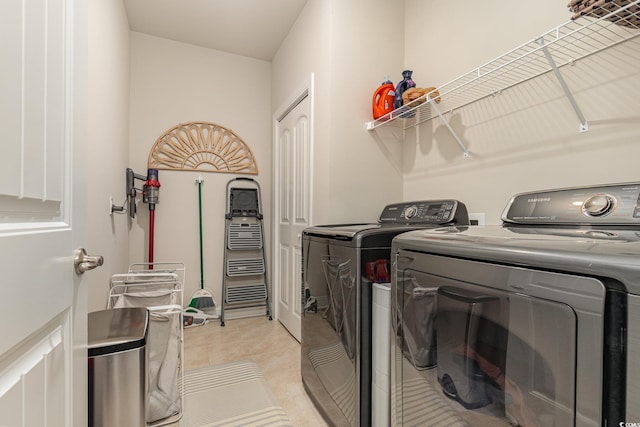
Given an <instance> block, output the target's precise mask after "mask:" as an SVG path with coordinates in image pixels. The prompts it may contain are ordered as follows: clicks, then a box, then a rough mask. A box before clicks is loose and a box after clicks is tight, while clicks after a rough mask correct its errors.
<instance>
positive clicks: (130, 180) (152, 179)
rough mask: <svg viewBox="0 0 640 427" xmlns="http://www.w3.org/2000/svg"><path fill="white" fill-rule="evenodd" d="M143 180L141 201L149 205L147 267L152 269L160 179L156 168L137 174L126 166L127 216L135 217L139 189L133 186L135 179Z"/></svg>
mask: <svg viewBox="0 0 640 427" xmlns="http://www.w3.org/2000/svg"><path fill="white" fill-rule="evenodd" d="M136 179H137V180H140V181H144V185H143V186H142V202H143V203H146V204H148V205H149V260H148V262H149V269H151V270H153V238H154V228H155V211H156V204H157V203H160V201H159V197H158V196H159V193H160V181H159V180H158V169H147V176H146V177H145V176H144V175H139V174H137V173H135V172H134V171H133V169H131V168H127V199H128V200H129V216H130V217H131V218H135V217H136V195H137V193H138V191H140V190H139V189H137V188H136V187H135V180H136Z"/></svg>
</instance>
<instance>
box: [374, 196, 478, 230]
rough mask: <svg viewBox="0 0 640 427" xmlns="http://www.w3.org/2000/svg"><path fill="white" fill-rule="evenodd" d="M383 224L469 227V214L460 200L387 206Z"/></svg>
mask: <svg viewBox="0 0 640 427" xmlns="http://www.w3.org/2000/svg"><path fill="white" fill-rule="evenodd" d="M379 222H380V223H381V224H434V225H453V224H459V225H468V224H469V214H468V213H467V208H466V206H465V205H464V203H462V202H460V201H458V200H424V201H417V202H403V203H395V204H392V205H387V206H385V208H384V210H383V211H382V213H381V214H380V218H379Z"/></svg>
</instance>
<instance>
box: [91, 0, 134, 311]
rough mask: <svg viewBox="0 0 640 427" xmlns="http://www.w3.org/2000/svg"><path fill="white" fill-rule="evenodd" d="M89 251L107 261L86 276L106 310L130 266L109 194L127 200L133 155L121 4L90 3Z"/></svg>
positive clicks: (95, 305) (95, 301)
mask: <svg viewBox="0 0 640 427" xmlns="http://www.w3.org/2000/svg"><path fill="white" fill-rule="evenodd" d="M88 13H89V25H88V27H89V64H88V70H89V83H88V84H89V87H88V91H89V93H88V120H89V122H88V129H89V155H88V165H87V169H88V171H89V172H88V182H87V188H88V189H89V190H88V206H87V211H88V217H89V220H88V225H89V227H88V236H87V242H88V244H87V247H86V249H87V251H88V252H89V253H90V254H92V255H102V256H103V257H104V265H103V266H102V267H101V268H98V269H96V270H94V271H91V272H90V273H87V274H86V275H85V280H86V281H87V283H88V289H89V311H96V310H103V309H105V308H106V302H107V293H108V290H109V278H110V277H111V275H112V274H114V273H119V272H121V271H122V270H123V269H124V268H126V266H127V264H128V242H129V236H128V229H127V225H126V220H125V218H124V217H121V216H117V215H114V216H110V215H109V211H110V207H109V197H110V196H113V198H114V201H115V202H116V203H117V204H122V202H123V200H124V193H125V175H124V169H125V168H126V165H127V164H128V159H129V135H128V131H129V24H128V22H127V16H126V14H125V10H124V6H123V5H122V2H117V1H111V0H92V1H90V2H89V11H88Z"/></svg>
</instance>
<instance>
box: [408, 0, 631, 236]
mask: <svg viewBox="0 0 640 427" xmlns="http://www.w3.org/2000/svg"><path fill="white" fill-rule="evenodd" d="M569 17H570V14H569V12H568V11H567V10H566V7H565V4H564V3H558V2H557V1H554V0H545V1H541V2H537V3H536V7H535V8H531V9H530V10H529V9H528V10H527V11H526V12H525V11H522V10H516V9H514V7H513V2H510V1H508V0H493V1H491V2H475V1H473V0H464V1H458V2H438V1H433V0H429V1H424V0H419V1H418V0H407V1H406V44H405V51H406V54H405V66H407V67H409V68H411V69H413V70H414V80H415V81H416V83H417V84H418V86H437V85H438V84H442V83H445V82H448V81H450V80H453V79H454V78H456V77H457V76H459V75H460V74H462V73H465V72H467V71H471V70H472V69H474V68H476V67H479V66H480V65H482V64H483V63H485V62H487V61H490V60H492V59H494V58H496V57H498V56H500V55H501V54H503V53H506V52H507V51H508V50H510V49H513V48H515V47H517V46H519V45H521V44H523V43H525V42H528V41H530V40H533V39H534V38H536V37H537V36H539V35H540V34H543V33H545V32H546V31H548V30H551V29H552V28H554V27H556V26H558V25H561V24H563V23H565V22H566V21H568V19H569ZM505 35H508V36H505ZM637 49H638V42H632V44H631V45H626V46H625V45H623V46H620V47H619V48H615V49H610V50H608V51H606V52H604V53H602V54H600V55H596V56H594V57H591V58H589V59H588V60H584V61H580V62H578V63H577V64H576V65H575V66H572V67H566V68H563V69H562V73H563V75H564V76H565V79H566V81H567V84H568V86H569V87H570V88H571V89H572V92H573V94H574V96H575V98H576V100H577V102H578V104H579V105H580V107H581V109H582V111H583V113H584V115H585V117H586V119H587V121H588V122H589V131H588V132H585V133H581V132H579V121H578V119H577V117H576V115H575V113H574V112H573V110H572V108H571V106H570V104H569V102H568V101H567V99H566V98H565V97H564V96H563V94H562V92H561V89H560V87H559V85H558V83H557V80H556V79H555V78H554V77H553V76H552V75H551V76H543V77H541V78H538V79H535V80H533V81H531V82H529V83H526V84H522V85H519V86H516V87H514V88H511V89H508V90H506V91H503V93H502V95H499V96H497V97H494V98H488V99H485V100H483V101H481V102H477V103H475V104H472V105H471V106H469V107H465V108H461V109H459V110H456V112H455V113H454V114H452V115H451V114H450V115H448V118H449V120H450V123H451V124H452V126H453V127H454V129H455V130H456V132H457V133H458V135H459V136H460V137H461V139H462V140H463V142H464V143H465V144H466V145H467V147H468V149H469V151H470V154H471V156H470V157H469V158H467V159H464V158H463V157H462V151H461V150H460V148H459V147H458V145H457V144H456V143H455V141H454V139H453V138H452V137H451V134H450V133H449V132H448V130H447V129H446V128H445V127H444V126H443V124H442V123H441V122H440V121H439V119H435V120H431V121H429V122H427V123H425V124H423V125H421V126H419V127H418V128H417V129H416V130H411V131H408V132H407V134H406V140H405V142H404V179H403V182H404V198H405V199H417V198H422V197H424V196H425V195H429V197H431V196H434V197H455V198H459V199H460V200H462V201H464V202H465V203H466V204H467V207H468V208H469V211H470V212H478V213H486V221H487V223H493V224H498V223H500V214H501V212H502V209H503V208H504V206H505V205H506V203H507V201H508V200H509V198H510V197H511V196H512V195H513V194H515V193H519V192H523V191H529V190H539V189H548V188H557V187H567V186H579V185H589V184H603V183H614V182H626V181H636V180H637V179H638V175H637V173H636V171H635V169H636V159H637V158H638V156H639V155H640V148H639V147H640V146H639V145H638V144H637V139H638V135H640V120H638V114H639V113H638V112H639V111H640V85H639V84H638V72H637V70H638V66H639V65H640V58H639V57H638V55H637V51H638V50H637Z"/></svg>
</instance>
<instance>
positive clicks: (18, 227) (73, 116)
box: [0, 0, 87, 426]
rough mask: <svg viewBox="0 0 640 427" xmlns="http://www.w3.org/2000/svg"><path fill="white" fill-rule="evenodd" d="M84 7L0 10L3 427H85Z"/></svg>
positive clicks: (70, 1) (40, 3) (73, 3)
mask: <svg viewBox="0 0 640 427" xmlns="http://www.w3.org/2000/svg"><path fill="white" fill-rule="evenodd" d="M85 1H86V0H22V1H20V0H6V1H2V2H0V58H1V63H2V72H0V123H1V124H2V142H1V143H0V153H1V155H0V254H1V256H0V274H1V277H2V279H0V289H1V292H2V297H1V298H0V328H1V331H2V339H0V425H3V426H73V425H77V426H81V425H86V422H87V409H86V407H87V398H86V387H87V386H86V383H87V381H86V380H87V356H86V354H87V353H86V319H87V316H86V301H85V300H86V298H85V297H83V296H82V292H81V288H80V285H81V280H80V277H79V276H76V275H75V273H74V265H73V252H74V249H75V247H76V246H75V245H76V244H77V243H79V242H82V241H83V240H84V234H83V229H84V221H85V218H84V203H85V200H83V198H82V196H81V194H82V191H81V190H82V186H79V187H77V188H76V187H75V186H74V182H77V181H78V180H79V181H82V178H83V176H82V172H83V171H82V169H81V168H80V169H75V170H74V168H73V164H74V162H77V161H78V159H77V157H78V156H79V155H81V154H83V150H84V146H83V140H84V138H82V137H81V136H80V135H78V133H79V132H82V129H84V127H85V125H84V124H83V122H84V120H83V116H84V112H82V113H77V112H80V111H84V110H86V105H85V102H84V99H85V98H86V89H84V88H83V85H84V84H86V65H84V63H85V62H86V53H85V50H84V49H80V48H77V47H78V46H77V44H78V43H81V44H84V43H85V42H86V34H87V33H86V3H85ZM76 17H82V18H81V19H76ZM72 83H73V84H72ZM73 206H76V208H73Z"/></svg>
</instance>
